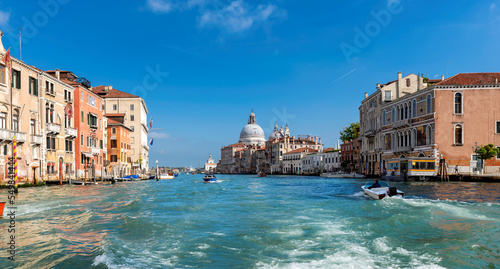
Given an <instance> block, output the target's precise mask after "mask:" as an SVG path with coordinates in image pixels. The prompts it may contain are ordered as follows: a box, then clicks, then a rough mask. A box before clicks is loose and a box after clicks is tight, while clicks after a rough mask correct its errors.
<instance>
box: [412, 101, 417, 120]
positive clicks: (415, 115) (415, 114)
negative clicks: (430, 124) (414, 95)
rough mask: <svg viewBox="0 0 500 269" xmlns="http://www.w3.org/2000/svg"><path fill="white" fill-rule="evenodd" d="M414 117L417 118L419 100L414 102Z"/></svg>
mask: <svg viewBox="0 0 500 269" xmlns="http://www.w3.org/2000/svg"><path fill="white" fill-rule="evenodd" d="M412 110H413V117H414V118H416V117H417V100H413V109H412Z"/></svg>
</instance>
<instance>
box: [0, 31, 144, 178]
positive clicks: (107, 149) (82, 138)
mask: <svg viewBox="0 0 500 269" xmlns="http://www.w3.org/2000/svg"><path fill="white" fill-rule="evenodd" d="M1 36H3V34H2V32H0V59H4V58H6V59H5V62H4V60H2V61H1V62H0V182H6V181H5V179H6V178H7V174H8V171H7V165H6V164H7V162H8V158H9V157H12V148H13V141H14V139H15V140H16V142H17V153H18V155H17V165H18V179H19V181H20V183H21V184H23V183H38V182H42V181H56V182H62V181H67V180H68V179H70V178H71V179H75V178H76V179H89V180H90V179H95V178H102V177H111V176H115V177H117V176H120V175H124V174H125V173H132V172H133V173H138V174H140V173H141V172H144V171H145V169H146V168H147V166H148V150H149V148H148V146H147V141H146V140H147V133H148V127H147V119H146V117H147V115H146V114H147V108H146V104H145V102H144V100H143V99H142V98H140V97H138V96H135V95H131V94H128V93H125V92H122V91H119V90H116V89H113V88H112V87H110V86H99V87H92V85H91V83H90V81H88V80H87V79H85V78H83V77H78V76H76V75H75V74H74V73H73V72H71V71H63V70H58V69H55V70H50V71H43V70H40V69H38V68H36V67H34V66H31V65H29V64H27V63H25V62H23V61H21V60H19V59H16V58H14V57H10V61H8V60H7V59H8V58H9V57H4V56H8V55H9V54H7V53H10V51H9V52H8V51H7V50H6V49H5V48H4V46H3V44H2V41H1ZM10 66H11V68H9V67H10ZM107 116H109V117H110V119H111V120H109V121H108V117H107ZM108 124H109V132H108Z"/></svg>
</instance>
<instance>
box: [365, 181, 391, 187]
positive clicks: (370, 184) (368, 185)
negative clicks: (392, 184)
mask: <svg viewBox="0 0 500 269" xmlns="http://www.w3.org/2000/svg"><path fill="white" fill-rule="evenodd" d="M373 184H375V182H373V181H371V182H367V183H366V184H365V188H369V187H371V186H372V185H373ZM378 184H380V186H382V187H389V183H387V182H385V181H379V182H378Z"/></svg>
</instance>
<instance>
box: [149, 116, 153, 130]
mask: <svg viewBox="0 0 500 269" xmlns="http://www.w3.org/2000/svg"><path fill="white" fill-rule="evenodd" d="M149 128H153V116H151V119H150V120H149Z"/></svg>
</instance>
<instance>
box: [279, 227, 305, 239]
mask: <svg viewBox="0 0 500 269" xmlns="http://www.w3.org/2000/svg"><path fill="white" fill-rule="evenodd" d="M273 232H274V233H276V234H279V235H281V236H282V237H288V236H298V235H302V234H304V231H303V230H302V229H299V228H287V229H285V230H274V231H273Z"/></svg>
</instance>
